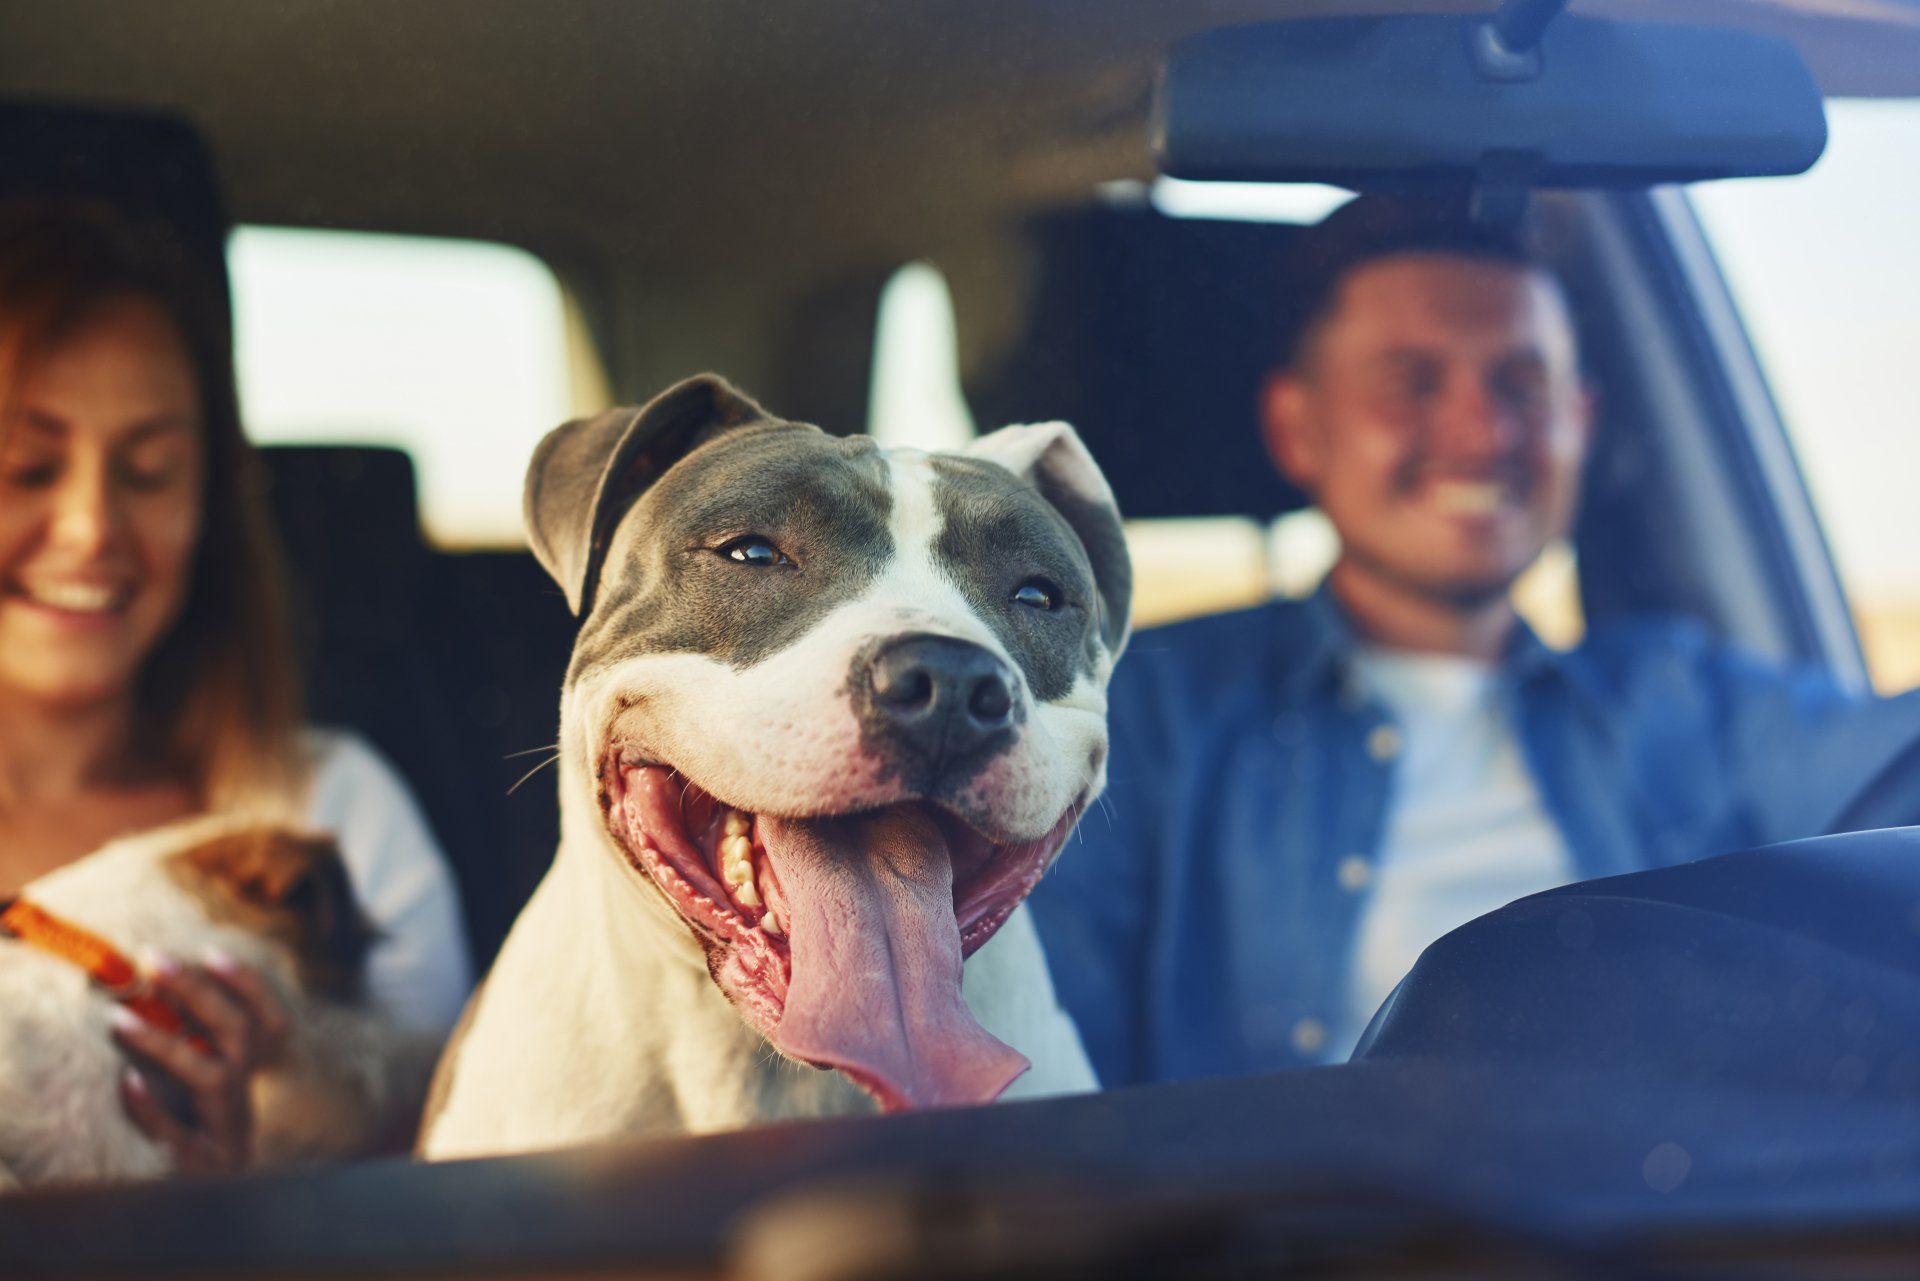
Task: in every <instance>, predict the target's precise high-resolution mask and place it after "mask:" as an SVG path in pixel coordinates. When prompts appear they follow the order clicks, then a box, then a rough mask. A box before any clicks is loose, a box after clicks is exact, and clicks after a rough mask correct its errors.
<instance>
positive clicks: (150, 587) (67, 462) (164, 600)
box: [0, 207, 299, 818]
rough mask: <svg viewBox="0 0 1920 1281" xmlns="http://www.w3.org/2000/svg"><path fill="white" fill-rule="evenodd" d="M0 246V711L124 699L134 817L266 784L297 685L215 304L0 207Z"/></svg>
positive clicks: (162, 271) (143, 254) (108, 240)
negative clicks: (0, 498)
mask: <svg viewBox="0 0 1920 1281" xmlns="http://www.w3.org/2000/svg"><path fill="white" fill-rule="evenodd" d="M0 247H3V248H0V298H3V299H4V312H3V313H0V385H4V386H9V387H11V388H12V389H13V394H12V395H10V396H9V397H8V401H9V402H10V403H9V404H8V405H7V407H6V408H7V419H6V427H5V433H4V437H3V438H0V439H3V440H4V444H3V445H0V447H3V448H4V449H5V458H6V464H7V466H6V473H5V480H6V485H7V490H8V496H7V502H6V505H5V515H4V517H0V521H3V522H4V523H3V524H0V538H3V539H4V541H3V542H0V556H3V557H4V558H5V564H4V566H3V567H0V568H3V569H4V572H5V576H6V578H5V584H4V586H5V597H4V604H5V605H6V606H8V607H9V608H0V674H4V679H0V698H5V697H8V696H9V694H10V693H17V692H20V691H22V690H24V689H35V690H37V692H38V693H39V695H40V696H41V697H43V698H46V699H50V700H53V701H54V702H55V703H56V704H57V705H59V706H62V707H72V706H75V705H79V704H97V703H99V702H100V701H101V699H102V697H103V696H104V695H106V694H107V693H108V692H109V691H111V690H115V689H118V688H120V687H122V686H124V687H125V689H126V694H127V703H128V706H127V708H126V711H127V712H128V714H129V715H130V717H131V720H132V724H131V727H130V728H131V731H132V736H133V739H134V741H137V742H139V743H140V744H142V751H141V752H140V759H139V761H138V762H137V768H138V770H139V771H140V772H141V773H143V774H144V775H146V776H147V777H149V778H151V779H172V780H175V782H173V783H172V784H170V785H169V786H168V787H167V788H165V789H163V790H164V791H166V792H167V793H168V796H167V799H166V801H165V802H162V801H161V800H160V799H159V798H158V797H156V798H155V799H154V800H153V801H152V808H153V811H154V812H153V815H152V816H153V817H155V818H159V817H171V816H172V815H168V814H165V813H164V811H165V810H166V809H168V808H169V807H172V808H175V809H181V810H187V811H191V810H192V809H195V808H199V807H202V806H214V807H219V808H230V807H234V806H238V805H243V804H247V803H249V802H251V801H256V800H258V799H259V798H260V797H263V796H271V795H274V794H277V793H279V792H281V791H284V790H285V789H286V788H287V787H289V786H290V785H291V784H292V783H293V781H294V779H295V778H296V776H297V773H298V769H297V764H296V755H295V746H294V736H293V730H294V727H295V725H296V723H297V719H298V701H299V700H298V688H297V684H296V676H295V671H294V666H293V662H292V651H291V646H290V643H289V641H288V638H287V630H286V623H285V610H284V605H283V602H282V600H281V593H280V586H279V581H280V580H279V578H278V576H277V573H276V566H275V564H274V560H273V556H272V552H271V550H270V546H271V544H270V541H269V539H268V537H267V535H266V526H265V518H264V515H263V514H262V513H261V511H260V510H259V503H258V499H257V498H256V497H255V494H254V490H253V489H252V487H251V486H250V485H248V484H245V483H243V477H242V475H241V472H242V469H243V468H244V466H245V465H246V463H245V460H246V457H247V455H246V452H245V451H246V445H245V442H244V440H243V439H242V437H241V433H240V422H239V412H238V409H237V407H236V405H235V401H234V396H233V390H232V387H233V382H232V378H231V376H230V375H224V374H223V371H224V370H225V368H226V367H227V366H226V361H227V359H228V357H227V353H226V350H225V346H224V343H223V342H222V341H221V339H220V338H218V337H217V336H216V335H218V334H219V333H220V330H221V324H220V321H219V319H218V311H217V306H218V303H217V299H216V298H214V297H210V296H206V295H205V294H204V293H203V291H201V290H198V289H196V288H195V286H194V284H193V282H191V281H190V280H187V279H184V278H182V277H181V275H180V274H179V273H177V272H175V271H173V270H171V269H170V268H169V266H168V264H167V263H166V262H165V261H164V259H163V258H161V257H160V255H158V254H157V253H154V252H152V251H149V250H146V249H144V248H142V247H141V246H139V245H138V244H136V243H131V242H128V241H127V236H126V233H125V232H124V231H122V230H120V229H118V228H116V227H115V226H114V225H113V224H112V223H111V222H110V221H109V220H107V219H105V218H104V217H97V216H93V215H87V214H75V213H72V212H61V211H58V210H47V209H37V208H33V207H28V208H24V209H20V210H16V211H12V212H11V213H10V214H9V215H8V217H7V218H6V219H5V220H4V222H0ZM43 527H44V529H45V531H46V532H45V533H44V535H42V534H40V533H39V532H38V531H40V530H42V528H43ZM15 710H21V709H15ZM12 719H13V720H14V721H15V723H16V724H18V723H19V718H18V717H14V718H12Z"/></svg>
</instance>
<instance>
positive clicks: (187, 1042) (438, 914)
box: [0, 203, 466, 1177]
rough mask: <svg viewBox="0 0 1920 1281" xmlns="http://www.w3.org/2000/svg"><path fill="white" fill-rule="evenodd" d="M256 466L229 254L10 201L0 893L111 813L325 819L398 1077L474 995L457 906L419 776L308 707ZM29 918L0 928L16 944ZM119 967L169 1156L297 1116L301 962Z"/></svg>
mask: <svg viewBox="0 0 1920 1281" xmlns="http://www.w3.org/2000/svg"><path fill="white" fill-rule="evenodd" d="M253 466H254V464H253V461H252V455H251V452H250V449H249V447H248V445H247V443H246V441H245V439H244V438H243V436H242V434H241V429H240V420H239V413H238V410H237V408H236V403H235V396H234V391H233V373H232V363H231V358H230V355H229V350H228V340H227V324H226V318H225V314H224V308H223V307H222V305H221V299H220V296H219V293H218V289H217V282H215V281H213V280H207V279H200V278H196V277H194V276H191V275H189V274H188V273H186V272H184V271H182V270H181V269H180V265H179V262H178V254H177V253H173V252H170V242H168V241H166V240H164V239H162V238H159V237H153V236H149V235H148V233H146V232H145V231H144V230H142V231H136V230H135V229H133V228H131V227H129V226H126V225H123V224H122V223H121V222H120V221H118V220H117V219H115V218H113V217H111V216H110V215H108V214H107V213H105V212H103V211H100V210H97V209H94V208H92V207H76V206H71V205H60V204H38V203H36V204H17V205H13V206H8V207H5V208H0V898H10V897H12V896H14V895H16V894H18V895H20V896H21V898H22V900H23V901H28V900H32V901H36V902H37V901H39V899H40V897H41V895H42V893H43V891H49V892H50V891H51V889H52V885H53V882H54V881H55V879H56V877H57V876H58V874H60V873H62V872H65V871H68V870H69V869H71V868H72V867H73V866H74V865H77V864H80V863H82V862H86V863H89V865H97V860H91V859H89V856H90V855H92V854H93V853H94V852H95V851H97V850H100V849H101V847H103V846H105V845H107V844H108V843H109V842H112V841H114V840H115V839H116V838H119V837H123V836H131V835H134V834H142V833H148V832H150V831H151V830H152V829H156V828H161V827H167V826H170V825H173V824H176V823H180V822H183V821H185V820H189V819H195V818H198V817H200V816H213V817H217V818H220V819H222V820H230V821H233V822H235V823H241V822H247V823H252V822H260V821H272V822H275V823H277V824H280V825H283V826H284V825H294V826H300V827H306V828H309V829H313V830H320V831H331V832H336V833H337V834H338V837H339V841H338V843H339V845H340V849H341V853H342V855H343V856H344V860H345V863H346V866H347V871H348V874H349V876H350V877H351V879H352V881H353V885H352V888H353V890H354V892H355V897H356V898H357V899H358V900H359V903H360V906H361V908H363V909H364V911H365V914H366V915H367V916H368V917H369V918H371V920H372V923H373V924H374V925H376V926H378V927H379V933H380V934H381V935H382V936H383V937H382V941H381V942H380V943H379V944H378V945H376V947H375V949H374V951H373V953H372V954H371V956H370V958H369V964H368V967H367V970H366V994H367V995H368V996H370V997H371V998H372V1005H373V1007H374V1008H376V1009H378V1010H379V1011H381V1012H382V1013H384V1014H386V1015H389V1016H391V1018H392V1019H393V1021H394V1022H395V1023H396V1024H397V1025H398V1027H399V1030H400V1032H401V1033H402V1034H401V1035H400V1036H397V1037H394V1038H392V1041H391V1046H392V1048H393V1051H394V1052H393V1053H392V1055H391V1057H390V1059H388V1060H387V1061H385V1062H381V1061H379V1060H378V1059H376V1061H375V1063H376V1074H384V1073H385V1071H386V1069H388V1068H390V1069H391V1074H392V1081H391V1084H390V1087H389V1088H387V1089H385V1090H383V1091H381V1093H382V1094H383V1096H385V1097H394V1098H397V1099H399V1100H402V1101H406V1100H409V1099H410V1098H417V1080H416V1078H418V1077H420V1076H421V1075H423V1064H424V1060H426V1059H427V1058H428V1057H429V1056H430V1055H431V1053H432V1052H433V1050H434V1049H435V1048H437V1043H438V1040H439V1038H440V1037H441V1036H442V1035H443V1034H444V1032H445V1030H446V1028H447V1026H448V1025H449V1024H450V1023H451V1021H452V1018H453V1015H454V1013H455V1012H456V1010H457V1009H458V1005H459V1002H460V1000H461V999H462V997H463V996H464V992H465V986H466V962H465V957H464V954H463V951H462V948H461V940H460V933H459V919H458V914H457V910H456V908H455V906H454V900H453V896H452V891H451V885H450V882H449V879H448V876H447V873H446V871H445V868H444V867H443V866H442V864H441V860H440V856H439V853H438V851H437V849H436V848H435V847H434V845H433V842H432V838H431V837H430V836H429V835H428V834H427V833H426V831H425V828H424V825H423V824H422V823H421V820H420V818H419V816H418V814H417V812H416V811H415V810H414V808H413V804H412V801H411V798H410V797H408V796H407V795H406V792H405V789H404V787H403V786H402V785H401V784H400V783H399V781H398V780H397V779H395V778H393V777H392V776H391V774H390V773H389V772H388V771H387V769H386V767H385V766H384V765H383V764H382V763H381V762H380V761H379V760H378V759H377V758H375V757H374V756H372V754H371V753H370V751H369V750H368V749H367V748H366V747H365V746H364V745H362V744H360V743H359V742H358V741H357V740H354V739H352V738H350V737H347V736H343V735H338V734H326V733H321V732H309V731H305V730H304V727H303V726H302V723H301V717H300V711H299V705H300V698H299V685H298V675H297V670H296V665H295V663H294V659H293V653H292V646H291V642H290V640H289V637H288V627H287V624H286V621H285V608H284V602H283V600H282V592H281V577H280V573H279V570H278V566H277V563H276V558H275V556H274V554H273V543H272V539H271V537H270V535H269V532H268V527H267V523H266V517H265V514H264V512H263V511H262V510H261V506H260V501H259V491H258V488H257V487H256V485H255V484H254V483H253V479H252V468H253ZM162 839H164V838H162ZM262 892H266V891H264V890H263V891H262ZM287 892H288V893H292V892H293V891H292V889H288V891H287ZM128 893H129V895H130V896H131V898H138V899H140V901H141V902H143V903H145V909H144V911H145V915H144V916H141V917H140V918H139V919H140V920H147V919H148V918H150V917H151V916H152V915H153V911H154V909H153V906H152V903H151V902H149V901H147V899H146V898H140V893H139V892H136V891H134V890H131V889H130V890H129V891H128ZM89 898H90V901H91V902H92V903H93V904H94V906H96V907H104V906H105V905H103V904H102V903H101V902H100V898H101V896H100V895H99V894H92V895H90V896H89ZM148 898H150V896H148ZM149 923H150V922H149ZM121 924H122V925H123V926H124V925H126V922H121ZM131 928H135V929H137V928H138V923H137V922H136V924H135V926H134V927H131ZM109 942H110V943H114V944H118V945H119V946H120V947H121V948H122V950H128V949H133V950H137V949H138V947H139V946H140V945H142V944H144V943H150V942H152V940H151V939H147V938H141V937H134V936H131V935H123V936H122V937H119V938H117V939H114V940H109ZM23 946H25V944H23V943H22V944H16V943H15V942H13V941H12V940H9V939H7V938H6V937H5V931H4V930H0V948H4V949H7V950H5V951H0V960H4V961H7V962H12V963H17V962H18V961H19V960H20V956H21V953H20V951H19V950H18V949H19V948H20V947H23ZM175 950H177V948H176V949H175ZM193 959H195V960H198V959H200V958H193ZM127 982H128V983H131V984H133V985H134V986H135V987H137V989H138V990H139V991H142V992H151V993H152V994H154V996H155V998H156V1000H155V1001H153V1002H149V1003H148V1005H147V1006H145V1007H142V1009H143V1010H144V1011H145V1012H136V1011H135V1009H134V1007H132V1006H130V1005H120V1006H118V1007H116V1008H114V1009H113V1017H112V1018H111V1019H110V1020H102V1021H103V1022H108V1023H110V1025H111V1026H112V1028H113V1036H114V1039H115V1041H117V1042H118V1044H119V1046H120V1048H121V1050H122V1051H124V1052H125V1054H126V1056H127V1059H128V1062H129V1064H130V1066H129V1067H128V1068H127V1069H126V1070H125V1074H124V1076H123V1077H122V1079H121V1092H122V1099H121V1101H120V1104H121V1105H123V1106H124V1107H125V1109H126V1112H127V1113H128V1114H129V1116H130V1118H131V1120H132V1122H133V1123H134V1124H135V1125H137V1126H138V1127H139V1129H140V1130H141V1131H142V1132H143V1133H144V1134H145V1135H146V1137H147V1138H148V1139H149V1140H151V1141H152V1142H153V1143H154V1144H155V1145H157V1146H158V1147H159V1148H161V1149H163V1150H164V1152H165V1154H166V1157H167V1160H165V1161H163V1162H158V1163H149V1164H147V1165H146V1166H144V1167H142V1168H145V1169H153V1168H173V1169H178V1170H199V1171H203V1172H204V1171H219V1170H233V1169H238V1168H241V1167H244V1166H245V1165H247V1164H249V1163H250V1162H252V1161H253V1160H254V1159H255V1157H256V1155H259V1154H263V1153H264V1152H265V1151H267V1150H268V1149H269V1147H270V1146H271V1142H270V1140H272V1139H273V1138H274V1137H275V1136H277V1135H279V1134H281V1133H285V1132H286V1127H281V1126H280V1123H281V1122H282V1121H285V1122H286V1123H287V1126H290V1127H295V1128H297V1127H298V1126H299V1125H300V1124H301V1120H300V1119H299V1118H296V1117H292V1116H289V1115H286V1109H280V1110H279V1111H275V1110H274V1109H273V1108H271V1107H267V1106H264V1105H262V1104H260V1103H259V1102H257V1101H256V1099H255V1093H256V1086H258V1085H259V1084H260V1082H259V1080H258V1079H257V1074H258V1073H260V1072H262V1071H264V1070H267V1069H270V1068H272V1067H274V1066H276V1065H277V1064H278V1062H279V1053H280V1050H281V1048H282V1047H284V1045H285V1044H286V1043H287V1041H286V1034H287V1032H288V1029H289V1021H288V1015H287V1013H286V1010H287V1009H288V1008H291V1006H290V1003H289V1002H290V999H291V998H292V997H293V996H294V995H295V993H294V992H293V991H292V990H291V988H290V987H289V986H288V982H289V980H288V979H287V976H285V975H276V974H275V973H269V972H268V971H266V970H260V971H256V970H253V969H249V968H246V967H243V966H240V965H239V964H238V963H236V962H233V961H231V959H230V958H228V957H225V956H214V955H210V956H209V957H208V958H206V963H205V964H204V965H203V964H193V963H189V961H188V960H186V959H177V958H173V957H160V958H156V959H154V960H153V961H152V962H151V964H149V965H146V966H144V967H142V972H139V973H137V974H136V976H135V977H134V978H133V979H131V980H128V981H127ZM121 986H125V985H124V984H123V985H121ZM82 999H87V998H82ZM91 999H94V1000H105V999H107V998H106V997H104V996H101V995H100V994H98V993H95V994H93V997H92V998H91ZM94 1013H96V1014H97V1013H98V1011H97V1010H95V1011H94ZM73 1025H74V1026H82V1027H84V1026H85V1025H86V1020H85V1018H84V1017H79V1018H78V1021H76V1022H74V1024H73ZM299 1030H300V1029H299V1028H295V1029H294V1031H295V1032H296V1033H297V1032H298V1031H299ZM101 1048H102V1050H103V1051H104V1050H105V1045H104V1038H103V1039H102V1044H101ZM20 1050H21V1047H20V1046H18V1045H13V1046H0V1053H13V1054H18V1053H19V1052H20ZM30 1101H38V1100H30ZM48 1102H49V1105H52V1103H53V1102H54V1101H51V1100H49V1101H48ZM89 1102H91V1103H92V1104H93V1105H95V1106H96V1107H97V1108H100V1109H105V1110H106V1111H108V1112H111V1111H112V1110H114V1109H115V1107H116V1105H115V1102H114V1100H113V1099H112V1098H111V1097H108V1098H105V1099H101V1100H83V1101H81V1103H80V1106H81V1107H82V1108H83V1109H84V1108H85V1106H86V1105H87V1103H89ZM314 1102H315V1101H314V1100H312V1099H301V1100H297V1101H296V1107H305V1106H309V1105H312V1104H313V1103H314ZM404 1106H405V1104H404V1102H403V1103H402V1107H404ZM98 1117H99V1113H98V1112H87V1113H86V1117H85V1118H82V1120H81V1121H77V1122H76V1125H75V1127H74V1128H76V1129H77V1130H79V1131H82V1132H84V1131H86V1130H87V1129H88V1128H89V1122H88V1118H90V1119H92V1120H98ZM385 1120H386V1118H375V1119H374V1120H372V1121H371V1122H370V1124H374V1125H377V1124H380V1123H382V1122H384V1121H385ZM256 1122H259V1124H258V1125H256ZM276 1127H279V1128H276ZM307 1128H308V1129H311V1128H312V1125H311V1118H310V1117H309V1118H308V1120H307ZM256 1129H258V1130H259V1132H260V1133H259V1137H260V1143H259V1144H258V1145H256V1143H255V1137H256V1134H255V1132H256ZM365 1138H366V1131H365V1130H364V1129H362V1128H359V1127H355V1128H354V1129H353V1131H352V1132H351V1133H350V1134H349V1133H338V1134H335V1135H331V1136H328V1137H327V1138H325V1139H323V1140H319V1141H317V1142H316V1143H315V1144H314V1145H312V1146H309V1147H308V1148H307V1149H306V1154H307V1155H315V1154H318V1153H320V1152H329V1153H337V1152H340V1151H343V1150H346V1149H348V1148H350V1147H351V1146H353V1145H354V1144H356V1143H360V1142H364V1141H365ZM256 1149H258V1150H256ZM8 1155H10V1154H9V1153H6V1152H0V1163H3V1162H4V1160H5V1158H6V1157H7V1156H8ZM11 1155H17V1154H11ZM56 1164H59V1165H60V1166H61V1168H63V1169H67V1170H69V1171H78V1172H79V1173H78V1174H76V1176H75V1177H83V1176H89V1175H90V1176H108V1175H112V1174H116V1173H120V1174H124V1173H127V1170H126V1169H124V1168H121V1167H110V1166H106V1165H89V1163H88V1162H87V1161H86V1160H84V1159H80V1158H75V1159H74V1160H71V1161H65V1162H64V1163H63V1162H56Z"/></svg>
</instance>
